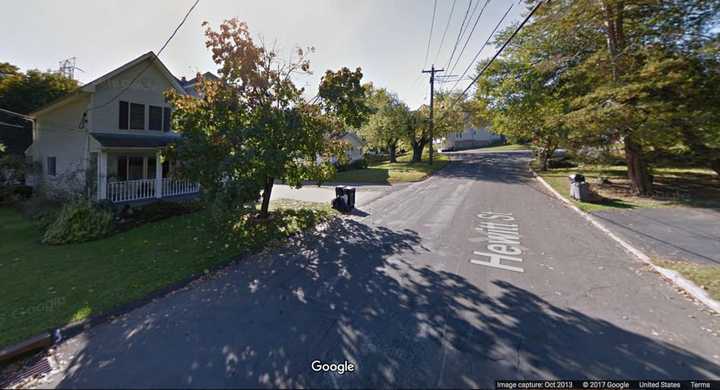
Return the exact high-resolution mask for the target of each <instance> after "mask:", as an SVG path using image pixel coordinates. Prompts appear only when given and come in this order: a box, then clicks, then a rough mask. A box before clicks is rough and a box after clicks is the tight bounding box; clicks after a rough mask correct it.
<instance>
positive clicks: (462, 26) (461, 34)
mask: <svg viewBox="0 0 720 390" xmlns="http://www.w3.org/2000/svg"><path fill="white" fill-rule="evenodd" d="M479 4H480V2H477V3H475V8H474V9H473V12H472V13H473V14H475V9H477V6H478V5H479ZM470 7H472V0H470V1H468V7H467V10H465V16H464V17H463V21H462V23H461V24H460V30H459V31H458V36H457V39H455V45H453V49H452V53H450V59H448V62H447V65H445V68H449V67H450V63H451V62H452V59H453V57H455V50H457V46H458V43H460V39H462V36H463V33H464V32H465V21H466V20H467V17H468V14H469V12H470Z"/></svg>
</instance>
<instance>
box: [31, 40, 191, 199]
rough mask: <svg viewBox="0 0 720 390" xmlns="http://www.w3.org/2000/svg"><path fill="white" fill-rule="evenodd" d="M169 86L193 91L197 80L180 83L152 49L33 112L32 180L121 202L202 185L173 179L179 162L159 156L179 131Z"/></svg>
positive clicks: (170, 194)
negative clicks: (173, 119) (173, 118)
mask: <svg viewBox="0 0 720 390" xmlns="http://www.w3.org/2000/svg"><path fill="white" fill-rule="evenodd" d="M169 89H174V90H176V91H178V92H179V93H183V94H186V93H191V94H192V93H193V92H194V84H192V83H188V82H186V83H181V81H180V80H178V79H177V78H175V77H174V76H173V75H172V74H171V73H170V71H168V69H167V68H166V67H165V65H164V64H163V63H162V62H161V61H160V59H158V57H157V56H156V55H155V54H154V53H153V52H148V53H145V54H143V55H142V56H140V57H138V58H136V59H134V60H132V61H130V62H128V63H127V64H125V65H123V66H121V67H119V68H117V69H115V70H113V71H111V72H109V73H107V74H105V75H104V76H102V77H100V78H98V79H96V80H94V81H92V82H90V83H88V84H85V85H83V86H81V87H79V88H78V89H77V90H76V91H75V92H74V93H72V94H70V95H68V96H66V97H64V98H61V99H59V100H57V101H55V102H52V103H51V104H49V105H48V106H46V107H44V108H42V109H40V110H38V111H36V112H34V113H32V114H31V116H32V117H34V119H35V125H34V128H33V143H32V145H30V147H29V148H28V149H27V150H26V152H25V154H26V157H27V158H28V159H31V160H32V161H33V162H34V165H35V166H36V167H38V168H39V169H38V170H37V172H36V174H35V175H34V176H33V177H31V178H30V180H29V181H30V184H31V185H35V186H38V185H41V184H43V185H44V187H45V188H46V189H47V191H49V192H50V193H52V192H53V191H62V190H70V191H84V192H86V193H88V194H89V195H90V196H91V197H93V198H95V199H97V200H104V199H108V200H110V201H112V202H116V203H118V202H130V201H139V200H148V199H160V198H166V197H174V196H182V195H188V194H195V193H197V192H199V186H198V184H196V183H191V182H189V181H187V180H178V179H175V178H173V172H174V165H175V164H173V163H172V162H170V161H163V160H162V157H161V152H162V151H163V149H164V148H166V147H167V146H168V145H169V144H171V143H173V142H175V141H177V140H178V139H179V137H180V136H179V135H178V134H177V133H175V132H174V131H173V130H172V129H171V123H170V116H171V108H170V106H169V105H168V103H167V102H166V100H165V97H164V92H165V91H167V90H169Z"/></svg>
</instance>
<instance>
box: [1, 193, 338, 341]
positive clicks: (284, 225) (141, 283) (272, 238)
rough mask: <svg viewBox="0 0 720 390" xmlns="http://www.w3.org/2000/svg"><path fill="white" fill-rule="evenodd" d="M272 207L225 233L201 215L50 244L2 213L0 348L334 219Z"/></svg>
mask: <svg viewBox="0 0 720 390" xmlns="http://www.w3.org/2000/svg"><path fill="white" fill-rule="evenodd" d="M271 209H272V210H273V213H272V214H271V218H270V220H269V221H266V222H263V223H258V222H257V221H255V220H254V219H252V218H250V217H245V216H240V217H238V218H237V220H236V221H235V223H234V225H233V226H232V228H231V229H226V230H222V232H223V233H222V234H220V233H218V232H219V231H220V230H218V229H217V228H213V226H211V223H210V222H209V212H208V211H205V210H203V211H198V212H195V213H192V214H186V215H182V216H178V217H173V218H169V219H165V220H162V221H159V222H154V223H149V224H146V225H143V226H140V227H138V228H135V229H131V230H128V231H125V232H122V233H118V234H116V235H114V236H111V237H108V238H105V239H102V240H98V241H92V242H86V243H81V244H71V245H63V246H47V245H43V244H41V243H40V239H41V236H42V230H41V229H40V228H39V227H38V225H37V224H35V223H33V222H30V221H29V220H28V219H26V218H24V217H23V216H21V214H20V213H18V212H17V211H16V210H14V209H11V208H0V237H2V241H1V242H2V244H0V285H1V286H2V295H0V307H2V312H0V329H2V332H1V333H0V346H3V345H8V344H11V343H14V342H17V341H20V340H22V339H24V338H26V337H29V336H32V335H35V334H37V333H39V332H41V331H44V330H47V329H50V328H53V327H57V326H62V325H64V324H67V323H69V322H72V321H76V320H81V319H84V318H87V317H88V316H91V315H96V314H101V313H104V312H107V311H108V310H110V309H113V308H115V307H118V306H119V305H123V304H127V303H130V302H132V301H135V300H138V299H140V298H143V297H144V296H147V295H148V294H150V293H152V292H153V291H157V290H159V289H162V288H163V287H167V286H169V285H172V284H173V283H177V282H180V281H183V280H186V279H187V278H189V277H192V276H196V275H201V274H203V273H206V272H208V270H209V269H211V268H213V267H215V266H221V265H223V264H225V263H228V262H230V261H231V260H232V259H233V258H236V257H238V256H239V255H242V254H246V253H249V252H253V251H256V250H258V249H259V248H262V247H264V246H267V245H270V244H272V243H273V242H278V241H280V240H283V239H285V238H287V237H288V236H290V235H292V234H294V233H297V232H299V231H301V230H304V229H307V228H310V227H311V226H313V225H315V224H316V223H318V222H320V221H323V220H326V219H329V218H330V217H331V216H332V215H333V214H334V211H333V210H332V209H330V208H329V206H327V205H321V204H316V203H306V202H298V201H284V200H279V201H275V202H273V204H272V206H271Z"/></svg>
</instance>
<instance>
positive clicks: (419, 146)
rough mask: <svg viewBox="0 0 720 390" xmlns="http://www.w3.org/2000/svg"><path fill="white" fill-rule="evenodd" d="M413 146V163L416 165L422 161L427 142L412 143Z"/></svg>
mask: <svg viewBox="0 0 720 390" xmlns="http://www.w3.org/2000/svg"><path fill="white" fill-rule="evenodd" d="M411 145H412V150H413V155H412V162H414V163H415V162H420V161H422V152H423V149H424V148H425V141H419V142H418V141H412V142H411Z"/></svg>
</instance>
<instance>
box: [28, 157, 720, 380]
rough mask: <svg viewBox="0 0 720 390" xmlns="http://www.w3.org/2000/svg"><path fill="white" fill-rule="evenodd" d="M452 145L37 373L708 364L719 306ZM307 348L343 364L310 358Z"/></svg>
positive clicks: (553, 370) (406, 374)
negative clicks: (347, 209)
mask: <svg viewBox="0 0 720 390" xmlns="http://www.w3.org/2000/svg"><path fill="white" fill-rule="evenodd" d="M461 158H462V160H461V161H456V162H453V163H451V164H449V165H448V167H446V168H445V169H443V170H441V171H440V172H438V173H437V174H436V175H435V176H433V177H431V178H429V179H428V180H426V181H423V182H420V183H414V184H411V185H408V186H406V187H405V188H402V189H400V190H398V191H393V192H391V193H388V194H387V195H386V196H383V197H380V198H377V199H376V200H374V201H372V202H369V203H367V204H365V205H364V206H363V211H364V212H365V213H366V215H365V214H363V215H365V216H363V217H360V216H355V217H351V218H344V219H338V220H336V221H335V222H333V223H331V224H330V226H328V227H327V229H325V230H324V231H322V232H319V233H313V234H308V235H306V236H304V237H302V238H298V239H297V240H295V241H294V242H292V243H290V244H288V245H287V246H285V247H284V248H281V249H279V250H276V251H274V252H272V253H267V254H264V255H260V256H255V257H253V258H248V259H246V261H244V262H243V263H241V264H239V265H237V266H234V267H230V268H228V269H227V270H226V271H224V272H220V273H219V274H218V275H216V276H215V277H214V278H212V279H211V280H209V281H205V282H201V283H197V284H195V285H194V286H191V287H190V288H188V289H186V290H182V291H179V292H177V293H175V294H172V295H170V296H168V297H165V298H162V299H159V300H157V301H156V302H153V303H150V304H148V305H146V306H144V307H142V308H140V309H137V310H135V311H133V312H131V313H129V314H127V315H125V316H124V317H123V318H120V319H117V320H115V321H114V322H112V323H107V324H104V325H100V326H97V327H95V328H93V329H91V330H90V331H88V332H86V333H84V334H81V335H79V336H77V337H75V338H73V339H70V340H68V341H66V342H64V343H63V344H61V345H60V346H59V347H58V348H57V351H56V354H55V356H56V358H57V359H58V360H60V361H62V362H63V363H62V365H61V370H60V372H58V373H57V374H55V375H53V376H51V377H50V378H49V381H48V382H47V383H44V384H42V386H43V387H44V386H58V387H94V388H97V387H122V388H126V387H145V388H147V387H182V388H185V387H205V388H207V387H225V386H229V387H435V386H439V387H494V381H495V380H496V379H501V378H502V379H511V378H523V379H530V378H565V379H568V378H575V379H577V378H606V379H607V378H643V379H649V378H658V379H659V378H714V379H718V378H720V337H718V330H719V329H720V321H719V319H720V318H719V317H718V316H713V315H712V314H710V313H708V312H706V311H704V310H703V308H702V306H699V305H697V304H695V303H693V302H691V301H688V300H687V299H686V298H684V297H683V296H681V295H680V294H678V293H677V292H676V291H675V290H674V289H673V288H672V286H670V285H668V284H667V283H666V282H664V281H662V280H661V279H660V278H659V276H658V275H657V274H655V273H653V272H651V271H649V270H648V269H647V268H646V267H645V266H644V265H643V264H641V263H640V262H639V261H637V260H635V259H634V258H632V257H630V256H629V255H628V254H627V253H625V252H624V251H623V250H622V249H621V248H620V247H619V246H618V245H617V244H616V243H615V242H613V241H611V240H609V239H608V238H607V237H606V236H605V235H604V234H603V233H601V232H599V231H598V230H597V229H596V228H594V227H593V226H591V225H590V224H589V223H588V222H586V221H585V220H584V219H582V218H581V217H580V216H579V215H577V214H576V213H575V212H574V211H572V210H570V209H568V208H567V207H565V206H564V205H563V204H562V203H561V202H560V201H558V200H556V199H555V198H554V197H552V196H551V195H549V194H547V193H546V192H545V191H544V190H543V189H542V188H541V187H540V186H539V185H538V183H537V182H536V181H535V180H534V179H532V178H531V177H530V176H529V174H528V171H527V162H528V160H529V155H528V154H525V153H492V154H482V153H470V152H469V153H464V154H462V155H461ZM498 253H503V255H499V254H498ZM316 359H318V360H321V361H324V362H343V361H345V360H347V361H350V362H353V363H354V364H355V365H356V367H357V368H356V371H354V372H347V373H344V374H328V373H317V372H314V371H313V370H312V369H311V362H312V361H313V360H316Z"/></svg>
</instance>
